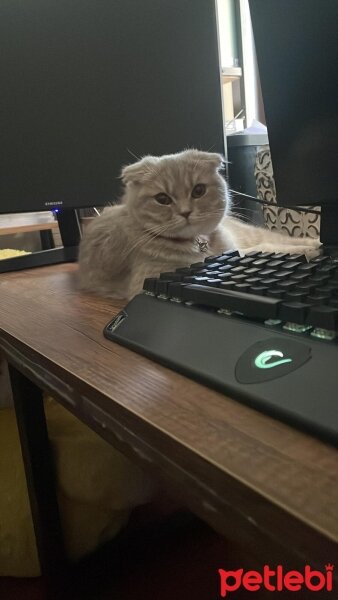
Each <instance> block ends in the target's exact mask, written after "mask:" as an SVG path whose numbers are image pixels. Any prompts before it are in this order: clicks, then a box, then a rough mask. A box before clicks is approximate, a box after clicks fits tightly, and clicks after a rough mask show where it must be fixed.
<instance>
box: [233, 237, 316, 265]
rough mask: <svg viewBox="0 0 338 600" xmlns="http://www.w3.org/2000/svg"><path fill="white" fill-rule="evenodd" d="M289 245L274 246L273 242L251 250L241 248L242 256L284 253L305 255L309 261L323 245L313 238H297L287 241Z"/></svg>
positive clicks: (279, 244)
mask: <svg viewBox="0 0 338 600" xmlns="http://www.w3.org/2000/svg"><path fill="white" fill-rule="evenodd" d="M286 241H287V242H288V243H284V241H283V243H278V242H277V244H272V243H271V242H268V243H264V244H259V245H258V244H257V246H252V247H250V248H241V249H240V250H239V251H240V254H241V255H242V256H243V255H245V254H249V253H250V252H257V251H260V252H275V253H279V252H283V253H285V254H305V256H306V258H307V259H308V260H311V258H315V256H317V255H318V254H319V252H320V247H321V243H320V241H319V239H312V238H295V239H292V238H291V239H290V240H288V239H286Z"/></svg>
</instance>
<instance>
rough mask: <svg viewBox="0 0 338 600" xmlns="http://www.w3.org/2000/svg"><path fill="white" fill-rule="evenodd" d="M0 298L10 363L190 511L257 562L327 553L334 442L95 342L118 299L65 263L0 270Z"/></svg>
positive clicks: (328, 556)
mask: <svg viewBox="0 0 338 600" xmlns="http://www.w3.org/2000/svg"><path fill="white" fill-rule="evenodd" d="M0 303H1V311H0V346H1V347H2V348H3V350H4V352H5V354H6V356H7V359H8V360H9V362H11V363H12V364H13V365H14V366H16V368H18V369H19V370H21V371H22V372H23V373H24V374H25V375H26V376H28V377H29V378H30V379H31V380H32V381H34V382H35V383H37V384H38V385H40V386H41V387H42V388H43V389H46V390H47V391H49V392H51V393H53V394H54V396H55V397H56V398H57V399H58V400H59V401H60V402H62V403H63V404H64V405H65V406H66V407H67V408H68V409H69V410H71V411H72V412H73V413H74V414H76V415H77V416H78V417H79V418H80V419H82V420H83V421H85V422H86V423H88V424H89V425H90V426H91V427H92V428H93V429H95V430H96V431H97V432H98V433H99V434H100V435H102V437H104V438H105V439H107V440H108V441H109V442H110V443H112V444H114V445H115V446H116V447H117V448H119V449H120V450H122V451H123V452H124V453H125V454H126V455H128V456H130V457H131V458H134V459H135V460H137V461H138V462H139V463H140V464H141V465H143V466H144V467H145V468H147V469H148V470H150V471H151V472H153V473H155V474H156V476H157V477H158V478H159V479H160V481H162V483H163V484H164V485H166V486H167V488H168V489H170V490H171V492H172V493H173V494H175V495H176V496H177V497H178V498H180V499H181V500H182V501H183V502H185V503H186V504H187V505H188V506H189V507H190V508H191V509H192V510H193V511H194V512H196V514H198V515H199V516H201V517H202V518H204V519H205V520H206V521H207V522H209V523H210V524H211V525H212V526H213V527H215V528H216V529H218V530H219V531H220V532H222V533H224V534H226V535H227V536H228V537H229V538H231V539H234V540H236V541H237V542H238V541H239V542H240V543H241V544H242V545H244V546H246V547H247V548H249V549H251V550H254V551H255V552H256V553H257V554H259V553H260V554H261V556H262V560H267V558H269V559H270V560H273V558H275V560H282V559H283V560H286V559H288V558H291V559H292V560H293V563H292V564H296V562H297V561H298V562H299V563H302V564H304V561H305V560H306V561H308V560H311V561H312V564H318V565H321V568H322V565H323V562H324V561H331V562H332V561H333V560H334V555H335V554H336V552H337V543H338V485H337V484H338V451H337V450H336V449H334V448H333V447H331V446H329V445H326V444H324V443H322V442H320V441H318V440H315V439H314V438H312V437H311V436H309V435H307V434H303V433H300V432H299V431H297V430H295V429H293V428H291V427H289V426H287V425H285V424H283V423H280V422H279V421H276V420H274V419H272V418H270V417H267V416H265V415H263V414H261V413H259V412H257V411H255V410H253V409H250V408H248V407H245V406H243V405H241V404H240V403H238V402H236V401H234V400H232V399H231V398H227V397H226V396H224V395H222V394H220V393H218V392H215V391H213V390H210V389H208V388H206V387H204V386H202V385H200V384H198V383H196V382H193V381H191V380H189V379H187V378H185V377H183V376H182V375H179V374H177V373H174V372H172V371H170V370H168V369H166V368H164V367H161V366H159V365H157V364H155V363H153V362H151V361H150V360H148V359H146V358H144V357H142V356H140V355H138V354H136V353H133V352H131V351H129V350H127V349H126V348H123V347H122V346H118V345H117V344H113V343H112V342H109V341H108V340H106V339H105V338H104V337H103V334H102V331H103V327H104V325H106V323H107V322H108V321H109V320H110V319H111V318H112V316H113V315H114V314H116V313H117V312H118V311H119V310H120V309H121V308H122V306H123V305H124V303H123V302H115V303H114V304H112V303H111V302H108V301H106V300H102V299H100V298H96V297H94V296H90V295H88V294H84V293H80V292H78V291H77V290H76V266H74V265H58V266H55V267H47V268H41V269H32V270H30V271H26V272H21V273H10V274H3V275H1V276H0ZM270 557H271V558H270Z"/></svg>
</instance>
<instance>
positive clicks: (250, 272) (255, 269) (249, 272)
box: [244, 267, 260, 275]
mask: <svg viewBox="0 0 338 600" xmlns="http://www.w3.org/2000/svg"><path fill="white" fill-rule="evenodd" d="M259 271H260V268H259V267H251V268H250V269H245V271H244V273H245V274H246V275H254V274H255V273H259Z"/></svg>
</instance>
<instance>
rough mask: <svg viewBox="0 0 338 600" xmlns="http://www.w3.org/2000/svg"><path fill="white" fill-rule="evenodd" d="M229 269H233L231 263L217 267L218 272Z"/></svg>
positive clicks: (224, 271)
mask: <svg viewBox="0 0 338 600" xmlns="http://www.w3.org/2000/svg"><path fill="white" fill-rule="evenodd" d="M230 269H233V265H223V267H220V268H219V269H218V272H219V273H226V272H227V271H230Z"/></svg>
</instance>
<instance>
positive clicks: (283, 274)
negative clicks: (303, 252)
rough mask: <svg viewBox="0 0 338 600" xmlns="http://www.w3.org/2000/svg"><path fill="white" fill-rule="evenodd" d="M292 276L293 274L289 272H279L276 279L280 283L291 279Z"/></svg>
mask: <svg viewBox="0 0 338 600" xmlns="http://www.w3.org/2000/svg"><path fill="white" fill-rule="evenodd" d="M290 275H291V273H289V272H288V271H278V272H277V273H275V274H274V277H277V279H278V280H279V281H282V280H283V279H289V278H290Z"/></svg>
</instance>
